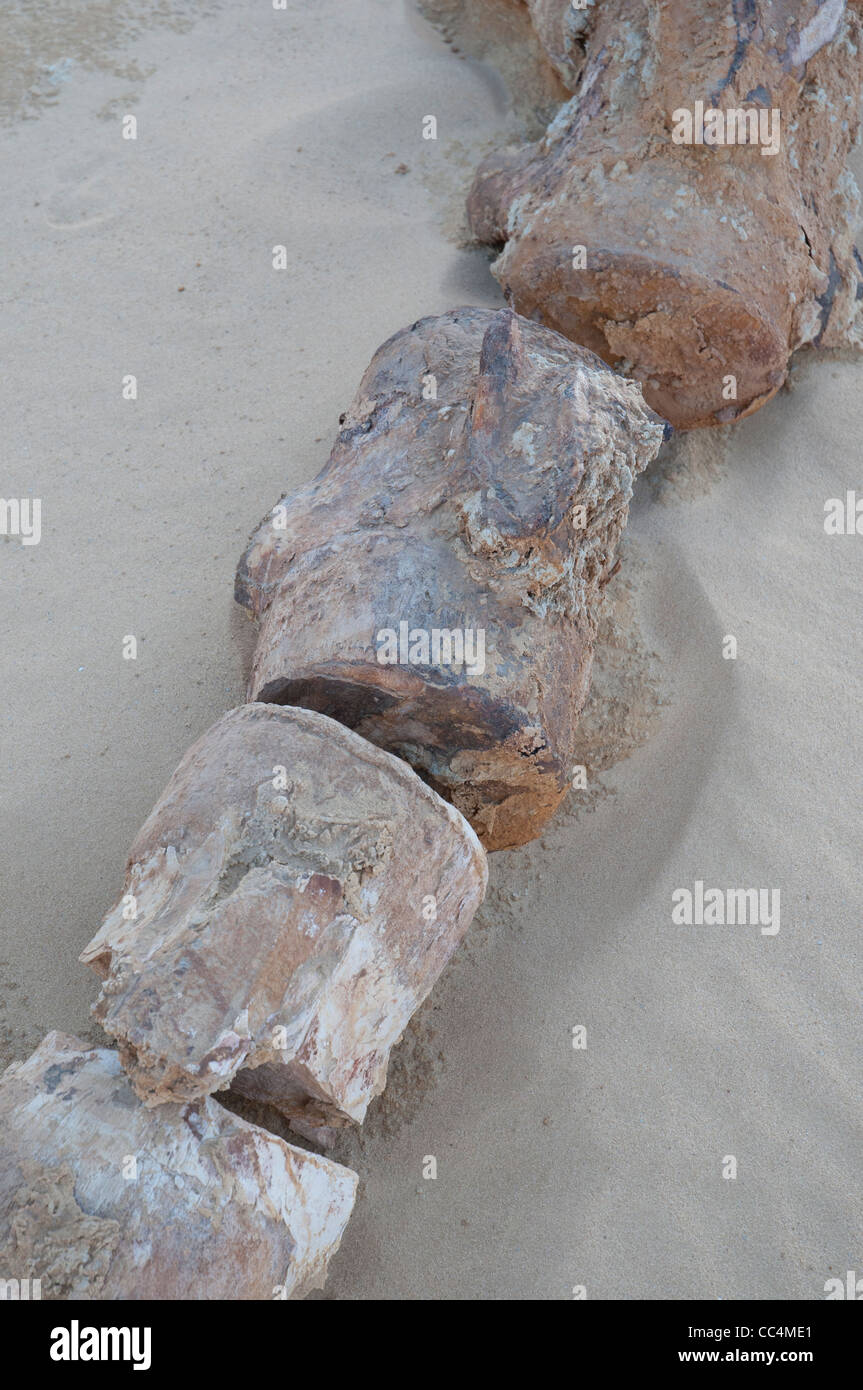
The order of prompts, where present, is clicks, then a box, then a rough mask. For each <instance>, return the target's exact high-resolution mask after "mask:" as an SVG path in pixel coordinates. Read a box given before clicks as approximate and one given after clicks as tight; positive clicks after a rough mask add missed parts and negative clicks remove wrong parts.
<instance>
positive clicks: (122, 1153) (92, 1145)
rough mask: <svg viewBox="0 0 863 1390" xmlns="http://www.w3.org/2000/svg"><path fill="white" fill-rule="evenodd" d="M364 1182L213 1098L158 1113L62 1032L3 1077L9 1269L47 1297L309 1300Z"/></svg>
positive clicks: (1, 1180) (1, 1173)
mask: <svg viewBox="0 0 863 1390" xmlns="http://www.w3.org/2000/svg"><path fill="white" fill-rule="evenodd" d="M356 1184H357V1177H356V1174H355V1173H352V1172H351V1171H350V1169H349V1168H343V1167H341V1166H340V1165H339V1164H337V1163H333V1162H331V1161H330V1160H329V1159H327V1158H321V1157H320V1156H319V1155H317V1154H311V1153H306V1152H304V1151H303V1150H301V1149H295V1148H293V1147H292V1146H291V1145H290V1144H286V1143H285V1142H284V1141H283V1140H282V1139H277V1138H276V1137H275V1136H274V1135H272V1134H268V1133H267V1132H265V1131H264V1130H262V1129H258V1128H257V1126H255V1125H250V1124H247V1123H246V1121H245V1120H241V1119H239V1118H238V1117H237V1116H235V1115H232V1114H230V1113H229V1112H228V1111H227V1110H225V1109H224V1107H223V1106H221V1105H219V1104H218V1103H217V1102H216V1101H214V1100H211V1099H207V1098H205V1099H203V1100H201V1101H198V1102H194V1103H192V1104H188V1105H166V1106H160V1107H159V1109H158V1110H147V1109H145V1107H144V1106H142V1105H141V1104H140V1103H139V1102H138V1101H137V1100H136V1099H135V1096H134V1094H133V1093H132V1090H131V1087H130V1086H129V1082H128V1078H127V1077H126V1076H125V1074H124V1072H123V1069H122V1067H121V1065H120V1060H119V1058H118V1057H117V1054H116V1053H115V1052H109V1051H107V1050H104V1049H98V1048H88V1047H87V1044H86V1043H83V1042H81V1041H80V1040H79V1039H77V1038H72V1037H68V1036H65V1035H64V1034H62V1033H49V1034H48V1036H47V1037H46V1038H44V1039H43V1041H42V1043H41V1044H40V1046H39V1047H38V1048H37V1049H36V1051H35V1052H34V1053H33V1054H32V1055H31V1056H30V1057H28V1058H27V1060H26V1061H24V1062H13V1063H12V1065H11V1066H10V1067H8V1068H7V1069H6V1071H5V1072H4V1073H3V1075H2V1077H0V1269H2V1270H3V1273H4V1275H8V1277H10V1278H15V1279H18V1280H19V1283H20V1281H21V1280H22V1279H30V1280H31V1281H32V1280H33V1279H38V1280H40V1283H41V1297H42V1298H54V1299H99V1300H109V1299H150V1298H152V1299H224V1298H229V1299H272V1298H300V1297H302V1296H303V1295H304V1294H305V1293H308V1292H309V1291H310V1290H311V1289H313V1288H319V1287H321V1286H322V1284H323V1280H324V1276H325V1274H326V1268H327V1262H328V1260H329V1259H330V1257H331V1256H332V1255H333V1254H334V1253H335V1251H336V1250H337V1249H338V1247H339V1241H340V1240H341V1237H342V1232H343V1231H344V1228H345V1225H346V1223H347V1220H348V1217H349V1215H350V1212H351V1208H352V1206H353V1202H354V1193H355V1190H356Z"/></svg>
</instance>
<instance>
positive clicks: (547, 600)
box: [236, 308, 665, 849]
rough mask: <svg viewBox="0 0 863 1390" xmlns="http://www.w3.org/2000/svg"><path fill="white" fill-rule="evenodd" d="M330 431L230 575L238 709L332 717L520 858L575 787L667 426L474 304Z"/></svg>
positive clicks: (430, 326)
mask: <svg viewBox="0 0 863 1390" xmlns="http://www.w3.org/2000/svg"><path fill="white" fill-rule="evenodd" d="M342 422H343V428H342V431H341V433H340V434H339V436H338V439H337V441H336V444H335V447H334V448H333V451H332V454H331V456H330V461H329V463H328V464H327V465H326V467H325V468H324V470H323V471H322V472H321V473H320V474H319V476H318V477H317V478H316V479H315V480H314V481H313V482H311V483H309V484H308V485H306V486H305V487H303V488H301V489H300V491H299V492H297V493H296V494H295V495H294V496H293V497H291V498H288V499H283V501H282V502H281V503H280V504H279V505H278V506H277V507H276V508H274V509H273V512H272V513H271V514H270V515H269V516H268V517H266V518H265V519H264V521H263V522H262V523H261V526H260V527H259V528H258V530H257V532H256V533H255V535H254V536H253V537H252V540H251V542H250V545H249V548H248V550H247V552H246V554H245V556H244V557H243V559H242V561H241V563H240V567H239V571H238V575H237V588H236V594H237V598H238V600H239V601H240V602H241V603H243V604H244V605H245V606H246V607H248V608H249V609H250V610H251V611H252V613H253V614H255V615H256V616H258V617H259V618H260V620H261V626H260V633H259V638H258V645H257V649H256V652H255V657H254V662H253V667H252V672H251V677H250V681H249V687H248V696H249V698H250V699H255V700H266V701H276V702H286V703H289V704H293V705H304V706H308V707H311V708H315V709H319V710H321V711H322V712H323V713H325V714H327V715H330V716H332V717H333V718H335V719H338V720H340V721H341V722H343V723H345V724H347V725H349V726H350V727H351V728H354V729H356V731H357V732H358V733H360V734H362V735H363V737H365V738H367V739H369V740H370V741H371V742H373V743H377V744H379V745H380V746H381V747H384V748H387V749H389V750H390V751H392V752H394V753H396V754H398V755H399V756H400V757H402V758H404V759H406V760H407V761H408V762H409V763H411V764H412V765H413V766H414V767H415V768H416V769H417V770H418V771H419V772H421V774H422V775H423V777H425V778H426V779H427V780H428V782H429V783H430V784H431V785H432V786H433V787H435V788H436V789H437V790H438V791H439V792H441V794H442V795H444V796H446V797H448V798H449V799H450V800H452V802H453V803H454V804H455V805H456V806H457V807H458V808H459V810H460V811H462V812H463V813H464V815H465V816H466V817H467V819H468V820H469V821H470V822H471V824H472V825H473V826H474V828H475V830H476V831H477V834H478V835H479V837H480V839H481V840H482V842H483V844H484V845H485V847H486V848H487V849H505V848H511V847H513V846H516V845H520V844H523V843H525V841H527V840H530V839H532V838H534V837H535V836H536V835H538V834H540V833H541V831H542V829H543V827H544V825H545V824H546V822H547V820H548V818H549V817H550V816H551V815H552V813H553V812H554V810H555V809H556V807H557V806H558V805H559V803H560V801H561V799H562V798H563V796H564V794H565V792H566V790H567V787H568V785H569V782H570V780H571V760H572V753H573V747H574V730H575V726H576V722H577V719H578V714H579V712H580V710H581V708H582V705H583V704H584V701H585V699H586V696H587V691H588V685H589V679H590V666H591V655H592V650H593V640H594V635H595V628H596V620H595V613H594V610H595V606H596V601H597V598H598V594H599V591H600V588H601V586H602V585H603V583H604V582H605V580H606V579H607V577H608V576H609V574H610V572H611V569H612V568H613V566H614V563H615V558H614V557H615V547H616V545H617V541H618V538H619V535H620V532H621V529H622V527H623V525H624V524H625V521H626V517H627V510H628V502H629V498H630V496H631V492H632V483H633V479H634V478H635V477H636V475H637V474H638V473H639V472H640V471H641V469H643V468H644V467H645V465H646V464H647V463H648V461H649V460H650V459H651V458H653V456H654V455H655V453H656V452H657V450H658V448H659V446H660V444H661V442H662V439H663V434H664V429H665V426H664V424H663V422H662V421H660V420H659V419H658V417H657V416H655V415H654V414H653V412H652V411H650V410H648V409H646V407H645V405H644V403H643V400H642V397H641V392H640V390H639V388H638V387H637V386H636V385H634V384H633V383H631V382H627V381H624V380H623V379H621V378H620V377H618V376H615V375H614V374H613V373H612V372H610V371H609V370H608V369H607V368H606V367H605V366H604V365H603V363H602V362H600V361H599V359H598V358H596V357H594V356H593V355H592V354H591V353H588V352H585V351H583V350H582V349H580V348H577V347H574V346H573V345H572V344H571V343H569V342H567V341H566V340H565V339H564V338H561V337H560V336H559V335H557V334H555V333H551V332H549V331H548V330H547V329H545V328H542V327H540V326H539V325H537V324H533V323H530V322H528V321H526V320H522V319H519V318H518V317H517V316H516V315H515V314H513V313H512V312H510V311H509V310H506V309H504V310H500V311H497V312H495V311H492V310H486V309H475V308H466V309H456V310H452V311H451V312H449V313H447V314H443V315H442V316H441V317H439V318H428V319H423V320H421V321H420V322H418V323H415V324H414V325H413V326H412V327H410V328H407V329H405V330H403V331H402V332H400V333H397V334H396V335H395V336H394V337H393V338H391V339H390V340H389V341H388V342H387V343H385V344H384V345H383V346H382V347H381V348H380V349H379V350H378V352H377V353H376V354H375V356H374V358H373V360H372V362H371V365H370V366H369V368H368V369H367V371H366V374H365V376H364V377H363V380H362V382H361V384H360V387H359V390H358V392H357V396H356V398H355V400H354V402H353V405H352V406H351V408H350V410H349V411H348V412H347V415H346V416H343V417H342ZM462 648H463V650H462ZM460 656H463V657H464V659H463V660H461V661H460V660H459V657H460Z"/></svg>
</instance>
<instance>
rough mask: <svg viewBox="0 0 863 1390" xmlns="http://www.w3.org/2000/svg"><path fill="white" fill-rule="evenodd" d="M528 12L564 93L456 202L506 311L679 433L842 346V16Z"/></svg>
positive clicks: (554, 5) (852, 205)
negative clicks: (602, 372)
mask: <svg viewBox="0 0 863 1390" xmlns="http://www.w3.org/2000/svg"><path fill="white" fill-rule="evenodd" d="M530 6H531V10H532V11H533V12H534V17H535V21H536V22H537V26H538V29H539V32H540V35H541V36H542V37H543V40H544V42H545V43H546V46H547V47H548V50H549V53H550V55H551V56H552V57H553V58H554V60H555V62H556V65H557V67H558V70H559V71H560V72H561V73H562V74H563V75H564V77H565V79H566V80H567V81H568V82H569V84H570V85H571V86H574V89H575V95H574V96H573V98H572V100H571V101H570V102H569V103H568V104H567V105H565V106H564V107H562V108H561V110H560V112H559V114H558V116H557V117H556V119H555V120H554V121H553V122H552V124H551V126H550V127H549V129H548V131H547V133H546V136H545V138H544V140H542V141H540V142H539V143H538V144H535V145H528V146H524V147H522V148H521V149H513V148H510V149H507V150H503V151H501V152H500V153H498V154H493V155H491V156H490V157H489V158H488V159H487V160H485V162H484V163H483V165H482V166H481V168H480V170H479V173H478V175H477V178H476V180H475V183H474V186H473V189H472V191H471V194H470V197H469V200H468V210H469V214H470V220H471V224H472V226H473V228H474V231H475V233H476V235H477V236H478V237H479V239H480V240H482V241H486V242H488V243H490V244H500V243H505V245H504V249H503V252H502V254H501V255H500V256H499V258H498V259H497V261H496V262H495V263H494V266H493V270H494V274H495V276H496V277H497V279H498V280H499V281H500V283H501V285H502V286H503V287H504V289H505V291H506V293H507V296H508V298H509V299H510V301H511V303H512V304H513V305H514V307H515V308H516V309H517V310H518V311H519V312H520V313H523V314H527V315H529V316H531V317H534V318H536V319H539V320H541V321H542V322H543V323H546V324H548V325H549V326H550V327H552V328H555V329H558V330H560V331H561V332H563V333H565V334H566V335H567V336H568V337H570V338H572V339H573V340H574V341H576V342H579V343H584V344H585V345H586V346H587V347H589V348H592V349H593V350H594V351H595V352H598V353H599V354H600V355H601V356H602V357H603V358H605V360H606V361H608V362H610V363H612V364H613V365H615V366H617V367H619V369H620V370H621V371H624V372H625V373H626V374H627V375H631V376H634V377H636V378H637V379H638V380H639V381H640V382H641V383H642V384H643V387H644V395H645V399H646V400H647V401H648V403H649V404H650V405H652V406H653V407H655V409H656V410H658V411H660V412H661V414H662V415H664V416H665V417H666V418H667V419H669V420H670V421H671V423H672V424H673V425H675V426H679V427H681V428H687V429H688V428H693V427H696V426H703V425H715V424H724V423H727V422H729V421H731V420H734V419H737V418H739V417H740V416H742V415H746V414H748V413H749V412H751V411H753V410H756V409H757V408H758V407H759V406H760V405H763V404H764V402H765V401H767V400H769V399H770V397H771V396H772V395H774V394H775V392H776V391H777V390H778V389H779V387H780V386H781V384H782V382H783V381H784V380H785V376H786V372H787V366H788V359H789V356H790V354H791V353H792V352H793V351H794V350H795V349H796V348H798V347H801V346H803V345H805V344H807V343H811V344H815V345H818V346H823V347H837V346H842V345H847V344H849V343H850V344H852V345H855V346H859V345H860V342H861V327H860V318H859V312H858V297H859V295H860V293H861V289H860V279H861V275H860V272H861V263H860V260H859V258H858V256H857V254H856V251H855V248H854V232H855V229H856V225H857V221H858V208H859V194H858V191H857V187H856V185H855V183H854V180H853V178H852V176H851V174H850V173H849V172H848V171H847V170H846V168H845V160H846V156H847V153H848V149H849V147H850V145H851V143H852V140H853V139H854V137H855V134H856V131H857V127H858V104H859V96H860V85H861V73H863V54H861V25H860V20H859V16H858V15H857V14H856V13H855V12H854V11H853V9H850V8H849V10H848V11H847V13H844V14H843V10H844V5H843V0H794V3H792V0H750V2H749V3H747V4H745V5H744V4H737V3H728V0H666V3H659V0H603V3H602V4H598V5H595V6H593V7H592V8H591V9H590V10H588V11H586V12H585V13H584V14H583V15H582V16H581V17H580V19H576V18H574V17H573V15H572V12H571V11H570V10H569V7H568V0H530ZM587 23H589V26H590V27H589V30H588V31H587V32H586V30H585V25H586V24H587ZM575 25H577V26H578V28H577V32H576V30H575V28H574V27H573V26H575ZM705 131H706V132H707V135H706V140H705ZM720 137H721V139H722V140H723V141H726V143H723V144H719V143H715V141H716V140H718V139H719V138H720ZM744 137H745V138H746V140H747V143H738V141H739V140H742V139H743V138H744ZM690 138H691V139H692V140H693V141H698V140H699V139H702V140H705V142H704V143H692V144H689V143H677V141H683V142H686V141H688V140H689V139H690ZM711 142H713V143H711Z"/></svg>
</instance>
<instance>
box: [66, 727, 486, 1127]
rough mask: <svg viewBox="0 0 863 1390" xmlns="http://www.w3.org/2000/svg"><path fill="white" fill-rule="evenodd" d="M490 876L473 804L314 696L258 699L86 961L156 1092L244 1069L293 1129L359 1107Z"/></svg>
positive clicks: (244, 1081) (146, 1096) (161, 1096)
mask: <svg viewBox="0 0 863 1390" xmlns="http://www.w3.org/2000/svg"><path fill="white" fill-rule="evenodd" d="M485 885H486V864H485V855H484V854H483V851H482V848H481V846H480V844H479V842H478V841H477V838H476V836H475V835H474V833H473V831H472V830H471V828H470V826H469V825H468V824H467V822H466V821H465V820H464V819H463V818H462V816H460V815H459V813H458V812H457V811H456V810H455V809H454V808H453V807H452V806H450V805H448V804H447V803H446V802H445V801H443V800H442V799H441V798H440V797H439V796H437V794H436V793H435V792H433V791H432V790H431V789H430V788H429V787H427V786H425V784H424V783H423V782H421V781H420V779H419V778H418V777H417V776H416V775H415V774H414V773H413V772H412V771H411V769H410V768H409V767H408V766H407V765H406V764H405V763H403V762H400V761H399V760H398V759H397V758H394V757H391V756H390V755H389V754H388V753H385V752H382V751H381V749H379V748H375V747H373V746H372V745H371V744H369V743H367V742H365V740H363V739H361V738H359V737H358V736H357V735H356V734H353V733H351V732H350V731H349V730H348V729H345V728H343V727H342V725H340V724H337V723H334V722H333V721H332V720H330V719H326V718H324V716H323V715H320V714H316V713H314V712H312V711H310V710H303V709H290V708H286V707H284V706H271V705H264V704H256V705H245V706H243V707H241V708H240V709H235V710H232V711H231V712H230V713H229V714H226V715H224V717H223V718H222V719H220V720H219V721H218V723H216V724H214V725H213V727H212V728H211V729H209V730H208V731H207V733H205V734H204V736H203V737H202V738H201V739H199V741H198V742H197V743H196V744H195V745H194V747H192V748H191V749H190V750H189V751H188V753H187V754H186V756H185V757H184V758H183V760H182V762H181V763H180V766H179V767H178V768H177V771H176V772H175V773H174V775H173V777H172V778H171V781H170V782H169V783H168V786H167V787H166V789H165V791H164V793H163V795H162V796H161V798H160V800H159V801H158V803H157V805H156V806H155V808H154V810H153V811H152V813H151V814H150V816H149V818H148V819H147V821H146V823H145V824H144V826H143V827H142V829H141V831H140V833H139V834H138V836H137V838H136V840H135V843H134V845H133V846H132V850H131V852H130V856H129V865H128V870H127V875H126V883H125V886H124V888H123V892H122V894H121V897H120V899H119V901H118V903H117V905H116V906H115V907H114V908H113V909H112V911H111V912H109V914H108V916H107V917H106V919H105V922H104V924H103V925H102V927H101V929H100V931H99V932H98V933H97V935H96V936H95V937H94V939H93V940H92V941H91V942H90V944H89V946H88V947H87V949H86V951H85V952H84V954H83V955H82V957H81V959H82V960H83V961H85V962H86V963H87V964H88V965H91V966H93V968H94V969H96V970H97V971H98V972H99V973H100V974H101V975H102V976H103V977H104V980H105V983H104V985H103V988H102V993H101V995H100V997H99V999H98V1001H97V1003H96V1005H95V1007H94V1013H95V1015H96V1017H97V1018H98V1019H99V1021H100V1022H101V1024H102V1026H103V1028H104V1029H105V1030H106V1032H107V1033H109V1034H110V1036H111V1037H113V1038H116V1040H117V1044H118V1046H119V1049H120V1056H121V1058H122V1061H123V1064H124V1065H125V1067H126V1069H127V1070H128V1072H129V1075H130V1077H131V1080H132V1083H133V1085H134V1087H135V1089H136V1091H137V1093H138V1094H139V1096H141V1098H142V1099H143V1100H144V1101H145V1102H146V1103H147V1104H157V1103H160V1102H163V1101H166V1100H174V1101H176V1100H189V1099H195V1098H197V1097H200V1096H203V1095H207V1094H208V1093H209V1092H212V1091H215V1090H217V1089H222V1088H224V1087H227V1086H228V1085H230V1084H231V1083H233V1085H234V1088H235V1089H236V1090H239V1091H241V1092H242V1093H243V1094H245V1095H249V1096H254V1097H257V1098H259V1099H263V1100H267V1101H269V1102H271V1103H273V1104H275V1105H277V1106H278V1107H279V1108H280V1109H281V1110H282V1111H283V1112H284V1113H285V1114H287V1115H288V1116H289V1117H290V1118H291V1121H292V1123H293V1124H294V1126H295V1128H297V1129H298V1131H299V1132H302V1133H304V1134H314V1135H315V1137H317V1138H319V1139H321V1140H322V1141H325V1140H326V1139H327V1138H328V1137H329V1136H328V1133H326V1132H324V1127H327V1128H329V1127H330V1126H332V1125H333V1124H336V1125H338V1124H340V1123H347V1122H348V1121H349V1120H355V1121H360V1120H362V1119H363V1116H364V1115H365V1112H366V1108H367V1106H368V1104H369V1101H370V1100H371V1099H372V1098H373V1096H375V1095H377V1094H378V1092H379V1091H381V1090H382V1089H383V1086H384V1083H385V1080H386V1070H387V1059H388V1057H389V1052H390V1049H391V1048H392V1046H393V1044H394V1043H395V1042H396V1041H397V1040H398V1038H399V1037H400V1036H401V1034H402V1032H403V1030H404V1028H405V1026H406V1024H407V1022H408V1020H409V1018H410V1016H411V1014H412V1013H413V1012H414V1011H415V1010H416V1009H417V1008H418V1006H419V1005H420V1004H421V1003H422V1001H423V999H425V997H426V995H427V994H428V992H429V990H430V989H431V987H432V985H433V984H434V982H435V980H436V979H437V977H438V975H439V974H440V972H441V970H442V969H443V967H444V965H445V964H446V962H447V960H448V959H449V957H450V955H451V954H452V952H453V951H454V950H455V948H456V946H457V945H458V943H459V942H460V941H461V939H462V937H463V935H464V933H465V931H466V930H467V928H468V925H469V923H470V920H471V918H472V916H473V914H474V911H475V910H476V908H477V907H478V905H479V903H480V902H481V901H482V898H483V895H484V892H485Z"/></svg>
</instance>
